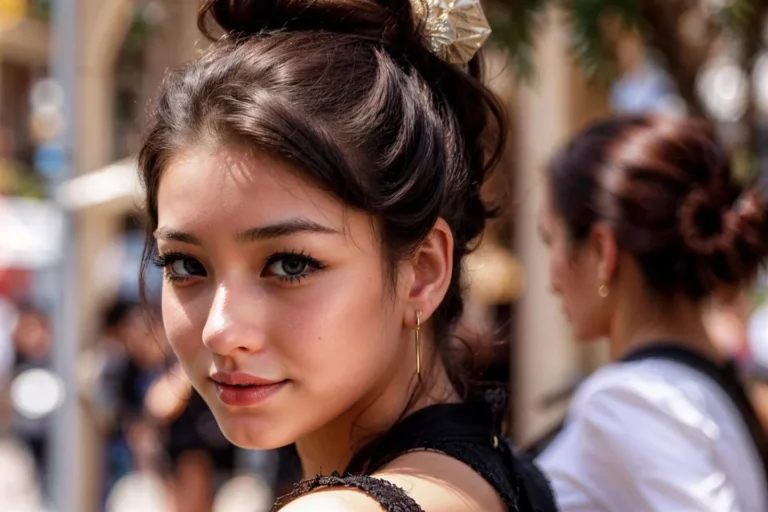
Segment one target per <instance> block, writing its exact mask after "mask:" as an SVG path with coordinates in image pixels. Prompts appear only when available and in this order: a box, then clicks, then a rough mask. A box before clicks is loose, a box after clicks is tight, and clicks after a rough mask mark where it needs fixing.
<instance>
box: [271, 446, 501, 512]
mask: <svg viewBox="0 0 768 512" xmlns="http://www.w3.org/2000/svg"><path fill="white" fill-rule="evenodd" d="M373 476H374V478H379V479H382V480H386V481H388V482H390V483H391V484H393V485H395V486H396V487H398V488H399V489H401V490H402V491H403V492H404V493H405V494H406V495H407V496H409V497H410V498H411V499H413V500H414V501H415V502H416V503H418V504H419V506H420V507H421V508H422V509H423V510H424V511H425V512H504V511H506V510H507V507H506V506H505V505H504V503H503V501H502V500H501V498H500V497H499V494H498V493H497V492H496V490H495V489H494V488H493V487H492V486H491V485H490V484H489V483H488V482H486V481H485V479H484V478H483V477H481V476H480V475H478V474H477V473H475V471H474V470H473V469H472V468H470V467H469V466H467V465H465V464H464V463H462V462H459V461H458V460H456V459H453V458H451V457H448V456H447V455H443V454H440V453H434V452H426V451H422V452H413V453H409V454H406V455H403V456H401V457H399V458H397V459H396V460H395V461H393V462H392V463H391V464H389V465H388V466H387V467H385V468H384V469H383V470H381V471H380V472H378V473H376V474H375V475H373ZM320 510H323V511H328V512H348V511H349V512H352V511H360V512H381V510H382V508H381V505H380V504H379V503H378V502H377V501H376V500H375V499H373V498H372V497H370V496H369V495H367V494H366V493H364V492H363V491H359V490H356V489H351V488H346V487H345V488H331V489H324V490H319V491H315V492H312V493H309V494H306V495H304V496H302V497H300V498H298V499H296V500H295V501H293V502H291V503H290V504H288V505H286V506H285V507H284V508H283V509H281V512H310V511H320Z"/></svg>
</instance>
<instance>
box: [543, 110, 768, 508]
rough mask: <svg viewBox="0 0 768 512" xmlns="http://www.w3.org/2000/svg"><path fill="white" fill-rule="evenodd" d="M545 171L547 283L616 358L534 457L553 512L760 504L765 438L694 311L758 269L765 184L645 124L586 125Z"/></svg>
mask: <svg viewBox="0 0 768 512" xmlns="http://www.w3.org/2000/svg"><path fill="white" fill-rule="evenodd" d="M548 178H549V179H548V194H547V200H546V202H545V207H544V209H543V213H542V215H541V232H542V235H543V238H544V241H545V242H546V243H547V244H548V246H549V251H550V277H551V283H552V288H553V289H554V291H555V292H556V293H557V294H558V295H559V296H560V298H561V301H562V306H563V310H564V312H565V314H566V316H567V318H568V320H569V321H570V323H571V325H572V327H573V334H574V336H575V338H576V339H578V340H580V341H590V340H597V339H600V338H607V339H608V340H609V343H610V349H611V354H612V356H613V358H614V359H615V362H614V363H613V364H611V365H608V366H607V367H606V368H604V369H602V370H600V371H598V372H597V373H596V374H595V375H593V376H592V377H591V378H589V379H588V380H587V381H586V382H585V383H584V384H582V386H581V388H580V389H579V391H578V392H577V394H576V396H575V398H574V400H573V403H572V406H571V409H570V412H569V414H568V417H567V420H566V422H565V426H564V429H563V430H562V431H561V433H560V434H559V435H558V436H557V437H556V438H555V439H554V441H553V442H552V444H551V445H550V446H549V448H548V449H547V450H546V451H545V452H544V453H543V455H542V456H541V457H540V459H539V461H540V463H541V464H542V466H543V468H544V469H545V470H546V472H547V473H548V474H549V476H550V478H551V482H552V486H553V487H554V490H555V494H556V498H557V501H558V504H559V506H560V507H561V509H562V510H564V511H565V512H576V511H604V512H612V511H618V510H644V511H645V510H647V511H665V512H666V511H672V510H675V511H678V510H679V511H683V510H690V511H694V510H696V511H718V512H720V511H722V512H725V511H728V512H735V511H740V512H752V511H755V512H757V511H763V510H768V492H767V491H766V471H765V469H766V460H768V459H766V455H768V451H766V448H768V443H767V442H766V437H765V434H764V432H763V431H762V430H761V429H760V427H759V423H758V421H757V418H756V415H755V413H754V410H753V409H752V408H751V406H750V405H749V401H748V400H747V397H746V393H745V391H744V388H743V386H741V384H740V382H739V380H738V379H737V376H736V373H735V372H734V371H733V368H732V367H731V366H730V365H728V364H727V361H726V360H725V358H724V357H723V356H721V353H720V352H719V351H718V350H717V349H716V348H715V346H714V345H713V344H712V343H711V341H710V340H709V339H708V337H707V331H706V329H705V325H704V323H703V319H702V310H701V306H702V305H703V303H704V301H705V300H707V299H708V298H710V297H711V296H712V294H713V293H714V292H715V291H716V290H717V291H719V290H723V289H725V288H724V287H738V286H741V285H744V284H748V283H749V281H750V280H751V279H752V278H753V276H754V275H755V273H756V272H757V270H758V267H759V266H760V265H761V264H762V263H763V262H764V261H765V257H766V255H767V254H768V215H767V213H766V201H767V200H768V195H766V190H765V189H764V188H759V187H758V188H754V189H751V190H745V191H742V190H739V187H737V186H736V185H735V183H734V180H733V177H732V175H731V171H730V167H729V159H728V155H727V154H726V152H725V150H724V149H723V147H722V145H721V144H720V142H719V141H718V140H717V139H716V137H715V136H714V134H713V133H712V131H711V130H710V129H709V128H708V127H706V126H704V125H703V124H701V123H699V122H697V121H691V120H681V119H676V120H675V119H663V118H652V117H624V118H619V119H614V120H610V121H606V122H602V123H600V124H597V125H596V126H593V127H591V128H589V129H588V130H586V131H585V132H584V133H582V134H581V135H579V136H577V137H576V138H575V140H574V141H573V142H571V143H570V144H569V145H568V146H567V147H566V148H565V149H564V150H563V151H562V152H561V153H560V154H559V155H557V156H556V158H555V159H554V160H553V163H552V164H551V166H550V169H549V174H548Z"/></svg>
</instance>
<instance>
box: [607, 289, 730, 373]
mask: <svg viewBox="0 0 768 512" xmlns="http://www.w3.org/2000/svg"><path fill="white" fill-rule="evenodd" d="M662 341H668V342H675V343H676V344H678V345H682V346H684V347H686V348H688V349H690V350H692V351H694V352H697V353H699V354H701V355H702V356H705V357H708V358H710V359H713V360H715V361H719V360H721V359H722V358H723V356H722V355H721V354H719V352H718V351H717V349H716V348H715V346H714V345H713V344H712V343H711V342H710V340H709V336H708V335H707V331H706V328H705V327H704V321H703V319H702V311H701V308H700V306H699V305H698V304H696V303H695V302H693V301H690V300H686V299H670V300H665V301H664V302H659V301H658V299H656V300H653V301H650V300H649V301H642V300H640V301H638V300H631V301H625V307H621V306H618V307H617V311H616V314H615V315H614V319H613V321H612V323H611V331H610V337H609V343H610V350H611V358H612V359H613V360H617V359H620V358H621V357H623V356H624V355H626V354H628V353H630V352H633V351H635V350H638V349H641V348H644V347H647V346H652V345H655V344H657V343H658V342H662Z"/></svg>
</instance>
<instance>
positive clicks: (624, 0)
mask: <svg viewBox="0 0 768 512" xmlns="http://www.w3.org/2000/svg"><path fill="white" fill-rule="evenodd" d="M641 1H642V0H571V1H567V2H564V3H563V7H564V10H565V12H566V16H567V19H568V24H569V26H570V31H569V32H570V37H571V48H572V51H573V53H574V56H575V57H576V59H577V60H578V62H579V63H580V65H581V67H582V69H583V71H584V73H585V75H586V76H587V77H588V78H607V79H610V78H612V77H613V76H614V75H615V72H616V70H615V65H614V62H613V58H612V53H611V48H609V46H608V44H606V42H605V38H604V34H603V31H604V28H603V27H604V23H605V21H606V20H607V19H608V18H610V17H612V18H614V19H616V20H618V21H620V22H621V23H623V24H624V25H625V26H626V27H628V28H637V27H640V25H642V16H641V5H640V2H641Z"/></svg>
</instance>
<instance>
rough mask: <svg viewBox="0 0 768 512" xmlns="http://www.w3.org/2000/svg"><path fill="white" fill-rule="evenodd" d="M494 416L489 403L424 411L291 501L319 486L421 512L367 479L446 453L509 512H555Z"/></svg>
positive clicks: (300, 489) (304, 486)
mask: <svg viewBox="0 0 768 512" xmlns="http://www.w3.org/2000/svg"><path fill="white" fill-rule="evenodd" d="M499 430H500V429H499V428H498V425H497V424H496V422H495V421H494V414H493V411H492V409H491V408H490V407H488V406H486V405H485V404H473V405H470V404H439V405H433V406H430V407H426V408H424V409H421V410H419V411H417V412H415V413H413V414H412V415H410V416H408V417H407V418H405V419H404V420H403V421H402V422H400V423H398V424H397V425H395V426H394V427H393V428H392V429H390V431H389V432H387V434H385V435H384V436H383V437H381V438H380V439H378V440H376V441H375V442H373V443H371V444H369V445H368V446H367V447H365V448H364V449H362V450H360V452H358V454H357V455H356V456H355V457H354V458H353V460H352V461H351V462H350V464H349V466H348V467H347V470H346V472H345V474H344V476H339V475H332V476H331V477H317V478H314V479H312V480H309V481H306V482H302V483H301V484H299V485H298V486H297V488H296V490H294V492H293V493H291V494H290V495H289V496H288V497H287V498H286V500H287V501H286V500H281V501H279V502H278V506H277V508H278V509H279V508H280V507H281V506H283V505H284V504H285V503H287V502H288V501H291V500H293V499H295V498H297V497H299V496H301V495H304V494H307V493H308V492H311V491H312V490H313V489H317V488H318V487H342V486H343V487H353V488H357V489H360V490H362V491H364V492H366V493H367V494H369V495H370V496H372V497H373V498H375V499H376V500H377V501H379V503H381V504H382V506H384V508H385V510H387V511H392V512H395V511H397V512H400V511H412V510H413V511H420V510H421V508H420V507H419V505H418V504H416V503H415V502H414V501H413V499H411V498H410V497H408V496H407V494H405V493H404V492H403V491H402V490H401V489H399V488H397V487H396V486H394V485H392V484H391V483H389V482H383V481H382V480H380V479H377V478H373V477H371V476H369V475H371V474H372V473H375V472H376V471H378V470H380V469H382V468H384V467H385V466H386V465H387V464H389V463H390V462H392V461H394V460H395V459H397V458H398V457H400V456H402V455H404V454H406V453H411V452H416V451H433V452H437V453H442V454H444V455H447V456H449V457H451V458H453V459H456V460H458V461H460V462H462V463H464V464H466V465H467V466H469V467H471V468H472V469H473V470H474V471H475V472H476V473H477V474H479V475H480V476H482V477H483V478H484V479H485V480H486V481H487V482H488V483H489V484H491V485H492V486H493V488H494V489H495V490H496V491H497V492H498V494H499V496H500V497H501V499H502V500H503V501H504V503H506V505H507V507H508V510H510V511H515V512H555V511H556V510H557V508H556V505H555V500H554V496H553V493H552V491H551V489H550V487H549V483H548V482H547V480H546V478H545V477H544V476H543V474H542V473H541V472H540V471H539V470H538V468H537V467H536V466H535V464H534V463H533V461H532V460H531V459H529V458H526V457H524V456H522V455H521V454H518V453H516V451H515V450H514V448H513V447H512V445H511V443H510V442H509V441H508V440H506V439H503V438H502V437H501V436H500V434H499Z"/></svg>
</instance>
